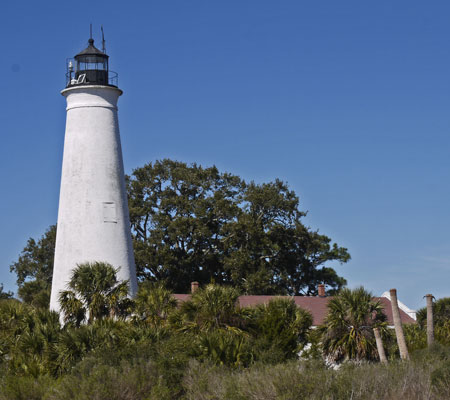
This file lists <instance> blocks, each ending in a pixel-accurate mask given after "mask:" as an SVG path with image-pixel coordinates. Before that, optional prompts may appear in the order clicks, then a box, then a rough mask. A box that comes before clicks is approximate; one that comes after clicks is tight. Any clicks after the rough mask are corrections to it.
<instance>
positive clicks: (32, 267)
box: [10, 225, 56, 308]
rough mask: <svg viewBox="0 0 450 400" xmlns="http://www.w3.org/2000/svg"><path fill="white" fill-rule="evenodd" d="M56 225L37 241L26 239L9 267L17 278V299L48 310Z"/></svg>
mask: <svg viewBox="0 0 450 400" xmlns="http://www.w3.org/2000/svg"><path fill="white" fill-rule="evenodd" d="M55 240H56V225H51V226H50V227H49V228H48V229H47V231H46V232H45V234H44V235H43V236H42V237H41V238H40V239H39V240H37V241H36V240H35V239H33V238H30V239H28V242H27V244H26V246H25V248H24V249H23V250H22V253H21V254H20V255H19V259H18V260H17V261H16V262H14V263H13V264H12V265H11V266H10V270H11V272H14V273H15V274H16V276H17V286H18V287H19V289H18V295H19V297H20V298H21V299H22V300H23V301H25V302H26V303H30V304H33V305H35V306H38V307H44V308H48V306H49V303H50V288H51V284H52V276H53V258H54V255H55Z"/></svg>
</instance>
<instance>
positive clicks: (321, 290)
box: [317, 283, 325, 297]
mask: <svg viewBox="0 0 450 400" xmlns="http://www.w3.org/2000/svg"><path fill="white" fill-rule="evenodd" d="M317 291H318V292H319V297H325V285H324V284H323V283H321V284H319V286H317Z"/></svg>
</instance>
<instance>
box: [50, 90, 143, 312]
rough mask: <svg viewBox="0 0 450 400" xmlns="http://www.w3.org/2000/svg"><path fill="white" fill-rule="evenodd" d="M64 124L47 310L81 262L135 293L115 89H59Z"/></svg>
mask: <svg viewBox="0 0 450 400" xmlns="http://www.w3.org/2000/svg"><path fill="white" fill-rule="evenodd" d="M61 93H62V95H63V96H65V97H66V99H67V121H66V134H65V142H64V156H63V167H62V176H61V190H60V199H59V211H58V227H57V234H56V248H55V263H54V270H53V283H52V292H51V299H50V308H51V309H52V310H56V311H59V309H60V306H59V302H58V296H59V292H60V291H61V290H65V289H67V287H66V285H67V283H68V281H69V280H70V277H71V274H72V270H73V269H74V268H75V267H76V266H77V264H80V263H84V262H93V261H102V262H108V263H110V264H111V265H113V266H114V267H115V268H119V267H120V269H119V272H118V278H119V279H120V280H129V281H130V294H131V295H132V296H133V295H134V294H135V293H136V290H137V282H136V271H135V263H134V254H133V247H132V240H131V231H130V218H129V213H128V202H127V195H126V189H125V179H124V170H123V160H122V149H121V144H120V134H119V124H118V118H117V100H118V98H119V96H120V95H121V94H122V91H121V90H120V89H117V88H115V87H111V86H100V85H98V86H97V85H83V86H74V87H70V88H67V89H65V90H63V91H62V92H61Z"/></svg>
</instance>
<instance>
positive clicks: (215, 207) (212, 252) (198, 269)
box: [128, 159, 350, 295]
mask: <svg viewBox="0 0 450 400" xmlns="http://www.w3.org/2000/svg"><path fill="white" fill-rule="evenodd" d="M128 195H129V208H130V219H131V225H132V231H133V235H134V245H135V256H136V264H137V273H138V278H139V279H141V280H145V279H149V280H157V281H159V280H163V281H165V283H166V285H167V287H168V288H170V289H172V290H174V291H176V292H186V291H188V289H189V284H190V282H191V281H198V282H200V283H203V284H205V283H208V282H215V283H217V284H227V285H232V286H233V287H235V288H237V289H239V290H240V291H241V292H244V293H248V294H291V295H294V294H296V295H301V294H305V295H313V294H316V290H317V289H316V288H317V284H318V283H325V284H326V285H328V288H329V290H330V291H336V290H339V289H340V288H341V287H343V286H344V285H345V283H346V281H345V279H343V278H342V277H340V276H338V275H337V273H336V271H335V270H334V269H332V268H330V267H328V266H326V263H327V262H329V261H333V260H337V261H339V262H346V261H348V260H349V259H350V255H349V253H348V252H347V249H345V248H343V247H339V246H338V245H337V244H335V243H333V244H332V243H331V239H330V238H328V237H327V236H325V235H321V234H319V232H318V231H314V230H312V229H310V228H308V227H306V226H305V225H304V224H303V223H302V221H301V219H302V217H304V216H305V215H306V213H305V212H303V211H301V210H300V209H299V198H298V196H297V195H296V194H295V193H294V192H293V191H292V190H289V188H288V186H287V185H286V184H285V183H284V182H282V181H280V180H276V181H275V182H269V183H263V184H256V183H254V182H250V183H246V182H245V181H244V180H243V179H241V178H240V177H238V176H235V175H232V174H228V173H221V172H219V171H218V169H217V168H216V167H210V168H203V167H201V166H198V165H197V164H192V165H187V164H185V163H182V162H177V161H172V160H167V159H166V160H162V161H156V162H154V163H149V164H147V165H145V166H144V167H142V168H137V169H135V170H134V171H133V174H132V176H131V177H129V178H128Z"/></svg>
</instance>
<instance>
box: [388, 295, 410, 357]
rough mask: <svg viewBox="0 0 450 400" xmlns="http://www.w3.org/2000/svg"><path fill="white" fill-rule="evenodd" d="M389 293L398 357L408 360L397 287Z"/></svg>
mask: <svg viewBox="0 0 450 400" xmlns="http://www.w3.org/2000/svg"><path fill="white" fill-rule="evenodd" d="M389 294H390V295H391V306H392V318H393V319H394V327H395V336H397V344H398V349H399V350H400V358H401V359H402V360H409V353H408V348H407V347H406V340H405V335H404V334H403V327H402V320H401V319H400V310H399V309H398V301H397V289H391V290H390V291H389Z"/></svg>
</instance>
